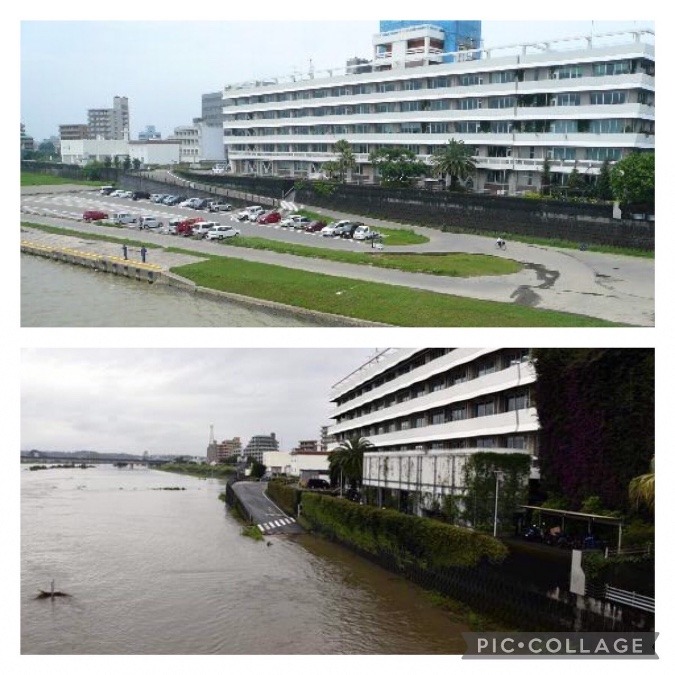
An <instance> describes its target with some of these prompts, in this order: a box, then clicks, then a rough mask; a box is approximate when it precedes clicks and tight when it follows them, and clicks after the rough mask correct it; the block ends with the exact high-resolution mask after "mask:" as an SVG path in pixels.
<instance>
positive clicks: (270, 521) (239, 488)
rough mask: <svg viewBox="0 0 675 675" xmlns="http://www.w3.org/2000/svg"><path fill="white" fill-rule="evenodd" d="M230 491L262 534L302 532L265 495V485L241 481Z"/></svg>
mask: <svg viewBox="0 0 675 675" xmlns="http://www.w3.org/2000/svg"><path fill="white" fill-rule="evenodd" d="M232 489H233V490H234V492H235V493H236V495H237V497H239V499H240V500H241V501H242V503H243V504H244V507H245V508H246V510H247V511H248V513H249V515H250V516H251V518H252V519H253V522H254V523H255V524H256V525H257V526H258V528H259V529H260V531H261V532H262V533H263V534H300V533H302V532H304V530H303V529H302V528H301V527H300V525H298V524H297V523H296V521H295V518H292V517H291V516H287V515H286V514H285V513H284V512H283V511H282V510H281V509H280V508H279V507H278V506H277V505H276V504H275V503H274V502H273V501H272V500H271V499H270V498H269V497H268V496H267V495H266V494H265V490H266V489H267V483H265V482H258V481H241V482H239V483H233V484H232Z"/></svg>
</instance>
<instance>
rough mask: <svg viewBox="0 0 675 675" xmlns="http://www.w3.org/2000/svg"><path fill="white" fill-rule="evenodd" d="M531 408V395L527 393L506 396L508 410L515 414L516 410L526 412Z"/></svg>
mask: <svg viewBox="0 0 675 675" xmlns="http://www.w3.org/2000/svg"><path fill="white" fill-rule="evenodd" d="M529 407H530V395H529V394H528V393H527V392H526V391H523V392H518V393H512V394H507V396H506V410H507V411H508V412H513V411H514V410H525V408H529Z"/></svg>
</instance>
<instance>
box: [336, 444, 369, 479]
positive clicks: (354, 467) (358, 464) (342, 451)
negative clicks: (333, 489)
mask: <svg viewBox="0 0 675 675" xmlns="http://www.w3.org/2000/svg"><path fill="white" fill-rule="evenodd" d="M372 445H373V444H372V443H371V442H370V441H369V440H368V439H367V438H356V437H355V438H352V439H349V440H347V441H344V443H340V445H339V446H338V448H337V450H333V452H331V453H330V455H328V465H329V468H330V477H331V482H332V483H339V482H340V480H342V481H347V482H348V483H349V485H350V486H351V487H355V488H359V487H360V486H361V480H362V477H363V453H364V452H365V451H366V450H367V449H368V448H371V447H372Z"/></svg>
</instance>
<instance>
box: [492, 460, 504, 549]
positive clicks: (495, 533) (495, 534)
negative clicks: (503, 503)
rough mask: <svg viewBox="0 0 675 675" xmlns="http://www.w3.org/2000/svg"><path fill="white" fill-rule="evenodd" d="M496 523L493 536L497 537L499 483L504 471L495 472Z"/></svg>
mask: <svg viewBox="0 0 675 675" xmlns="http://www.w3.org/2000/svg"><path fill="white" fill-rule="evenodd" d="M494 474H495V521H494V530H493V532H492V536H493V537H496V536H497V511H498V508H499V481H500V480H501V478H502V476H503V475H504V472H503V471H495V472H494Z"/></svg>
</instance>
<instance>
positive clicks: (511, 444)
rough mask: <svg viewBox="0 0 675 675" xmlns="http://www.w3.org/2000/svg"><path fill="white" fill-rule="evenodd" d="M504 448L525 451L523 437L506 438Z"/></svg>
mask: <svg viewBox="0 0 675 675" xmlns="http://www.w3.org/2000/svg"><path fill="white" fill-rule="evenodd" d="M506 447H507V448H512V449H513V450H525V436H507V437H506Z"/></svg>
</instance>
